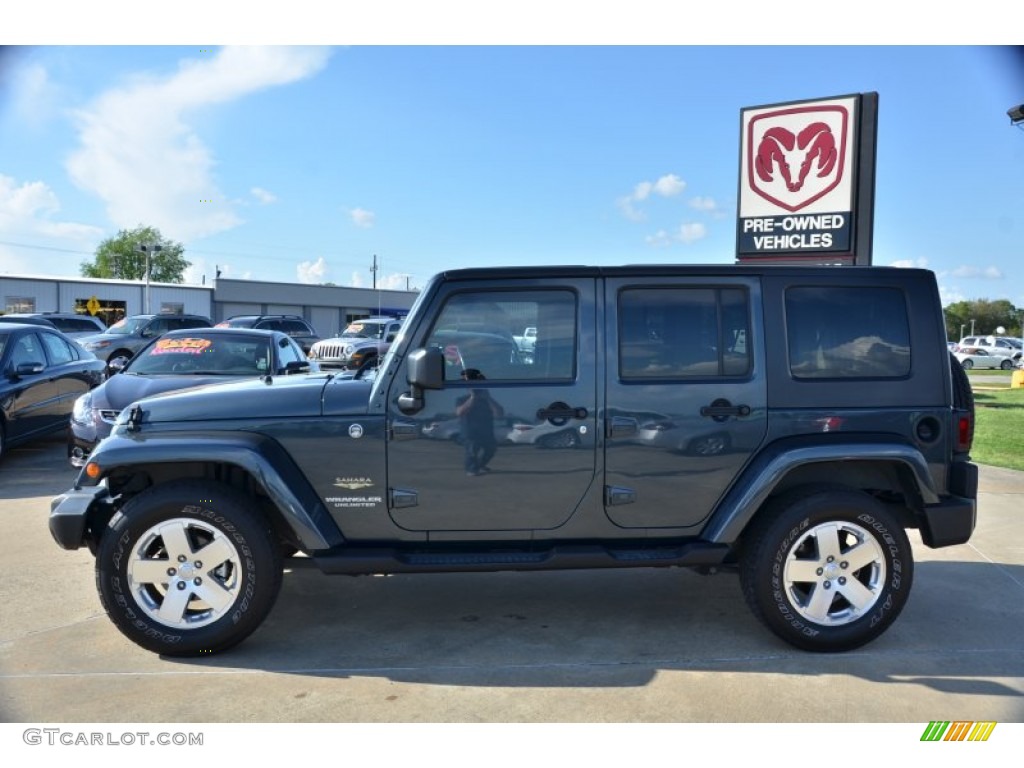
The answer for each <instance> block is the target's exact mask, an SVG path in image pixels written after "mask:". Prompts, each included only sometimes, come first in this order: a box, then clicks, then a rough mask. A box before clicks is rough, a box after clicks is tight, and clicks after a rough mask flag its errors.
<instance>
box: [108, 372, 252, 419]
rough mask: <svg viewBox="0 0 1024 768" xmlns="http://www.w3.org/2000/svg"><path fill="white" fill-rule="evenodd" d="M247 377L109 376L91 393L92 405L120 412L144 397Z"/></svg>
mask: <svg viewBox="0 0 1024 768" xmlns="http://www.w3.org/2000/svg"><path fill="white" fill-rule="evenodd" d="M255 378H256V376H255V375H250V376H244V377H240V376H181V375H174V374H168V375H153V376H137V375H135V374H132V373H119V374H115V375H114V376H111V377H110V378H109V379H107V380H106V381H105V382H103V384H101V385H100V386H99V387H97V388H96V389H95V390H93V393H92V403H93V407H94V408H110V409H113V410H118V411H120V410H121V409H122V408H124V407H125V406H126V405H129V404H130V403H133V402H135V401H136V400H141V399H142V398H144V397H152V396H153V395H160V394H163V393H164V392H177V391H179V390H186V389H198V388H199V387H205V386H208V385H211V384H229V383H234V382H239V381H252V380H253V379H255Z"/></svg>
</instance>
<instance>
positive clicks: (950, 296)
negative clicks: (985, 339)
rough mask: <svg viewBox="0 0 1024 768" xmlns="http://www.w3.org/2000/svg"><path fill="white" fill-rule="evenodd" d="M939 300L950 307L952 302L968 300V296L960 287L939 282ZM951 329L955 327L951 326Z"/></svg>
mask: <svg viewBox="0 0 1024 768" xmlns="http://www.w3.org/2000/svg"><path fill="white" fill-rule="evenodd" d="M939 301H940V302H941V303H942V306H944V307H948V306H949V305H950V304H956V303H957V302H960V301H967V297H966V296H964V294H963V293H962V292H961V291H960V289H959V288H951V287H950V286H947V285H942V284H941V283H939ZM950 330H953V329H952V328H951V329H950Z"/></svg>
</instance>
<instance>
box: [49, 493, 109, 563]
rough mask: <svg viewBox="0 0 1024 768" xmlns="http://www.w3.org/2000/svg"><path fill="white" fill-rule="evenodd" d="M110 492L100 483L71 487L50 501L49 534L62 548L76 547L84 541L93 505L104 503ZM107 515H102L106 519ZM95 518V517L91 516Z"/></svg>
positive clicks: (107, 500) (107, 499)
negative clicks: (83, 486)
mask: <svg viewBox="0 0 1024 768" xmlns="http://www.w3.org/2000/svg"><path fill="white" fill-rule="evenodd" d="M109 499H110V494H109V492H108V491H107V488H106V487H105V486H102V485H98V486H94V487H92V488H73V489H72V490H70V491H66V492H65V493H62V494H61V495H60V496H56V497H54V499H53V500H52V501H51V502H50V535H51V536H53V540H54V541H56V542H57V544H59V545H60V546H61V547H63V548H64V549H78V548H79V547H81V546H82V544H84V543H85V538H86V536H85V533H86V530H87V528H88V526H89V521H90V519H91V518H92V515H93V514H94V513H95V512H96V509H95V507H96V506H98V505H106V504H107V503H108V502H109ZM107 517H108V516H107V515H103V518H104V519H106V518H107ZM92 519H95V518H92Z"/></svg>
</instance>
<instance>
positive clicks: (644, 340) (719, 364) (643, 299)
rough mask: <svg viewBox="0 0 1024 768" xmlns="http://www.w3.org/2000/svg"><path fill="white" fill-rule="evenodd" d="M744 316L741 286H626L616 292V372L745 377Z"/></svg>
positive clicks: (639, 376) (634, 376)
mask: <svg viewBox="0 0 1024 768" xmlns="http://www.w3.org/2000/svg"><path fill="white" fill-rule="evenodd" d="M749 316H750V302H749V298H748V296H747V291H746V290H745V289H742V288H719V287H715V286H708V287H694V288H690V287H678V288H658V287H651V288H648V287H643V288H627V289H625V290H623V291H622V292H621V293H620V294H619V307H618V319H619V376H620V377H621V378H622V379H623V380H624V381H629V380H644V379H664V378H670V379H673V378H690V377H708V376H715V377H717V376H745V375H747V374H748V373H749V372H750V369H751V355H750V350H749V349H748V345H747V336H748V334H749Z"/></svg>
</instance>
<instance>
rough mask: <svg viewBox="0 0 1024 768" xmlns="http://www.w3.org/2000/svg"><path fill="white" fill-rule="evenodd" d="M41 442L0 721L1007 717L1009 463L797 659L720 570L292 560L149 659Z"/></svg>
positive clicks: (0, 593) (58, 452)
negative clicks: (243, 627) (85, 546)
mask: <svg viewBox="0 0 1024 768" xmlns="http://www.w3.org/2000/svg"><path fill="white" fill-rule="evenodd" d="M72 477H73V472H72V470H70V469H69V468H67V467H66V464H65V463H64V458H63V445H62V443H61V442H60V441H59V440H53V441H49V442H43V443H39V444H36V445H33V446H30V447H25V448H19V449H14V450H12V451H10V452H9V453H8V454H7V455H5V456H4V457H3V459H2V460H0V520H3V522H4V524H5V530H6V531H7V535H6V536H4V537H3V539H2V540H0V719H2V720H3V721H7V722H42V723H71V722H100V723H102V722H139V723H146V722H165V723H196V722H198V723H202V722H506V721H516V722H569V721H572V722H622V721H630V722H837V723H839V722H876V723H887V722H914V721H919V722H922V723H927V722H928V721H931V720H936V719H944V720H975V721H981V720H990V721H999V722H1020V721H1022V720H1024V641H1022V637H1024V519H1022V512H1021V510H1024V473H1019V472H1013V471H1010V470H1003V469H997V468H992V467H982V469H981V494H980V499H979V521H978V527H977V530H976V532H975V535H974V537H973V538H972V540H971V542H970V543H968V544H966V545H962V546H958V547H952V548H949V549H945V550H930V549H927V548H926V547H924V546H923V545H921V543H920V539H919V538H918V537H916V535H913V534H912V541H913V542H914V546H915V555H916V557H917V569H916V573H915V577H914V586H913V591H912V593H911V596H910V601H909V603H908V605H907V608H906V609H905V610H904V612H903V615H902V616H901V617H900V618H899V619H898V620H897V622H896V624H895V625H894V626H893V627H892V628H891V629H890V630H889V631H888V632H887V633H886V634H885V635H883V636H882V637H881V638H879V639H878V640H877V641H875V642H874V643H872V644H870V645H869V646H867V647H865V648H863V649H861V650H859V651H856V652H852V653H846V654H836V655H819V654H808V653H804V652H801V651H797V650H795V649H793V648H790V647H789V646H787V645H785V644H783V643H782V642H781V641H778V640H776V639H775V637H774V636H773V635H771V634H770V633H769V632H768V631H767V630H765V629H764V628H762V627H761V626H760V625H759V624H758V623H757V622H756V621H755V620H754V618H753V617H752V616H751V614H750V612H749V611H748V609H747V607H746V605H745V603H744V601H743V597H742V595H741V593H740V588H739V584H738V580H737V579H736V578H735V577H734V576H731V575H721V576H715V577H702V576H699V575H697V574H694V573H691V572H689V571H681V570H677V569H673V570H634V571H615V572H603V571H579V572H556V573H499V574H451V575H408V576H392V577H364V578H355V579H353V578H347V577H338V576H334V577H328V576H323V575H321V574H319V573H318V572H316V571H313V570H308V569H298V570H292V571H290V572H288V573H287V574H286V576H285V580H284V588H283V589H282V592H281V596H280V598H279V600H278V603H277V605H276V607H275V608H274V610H273V612H272V613H271V615H270V617H269V619H268V620H267V622H266V623H265V624H264V626H263V627H261V628H260V629H259V630H257V632H256V633H255V634H254V635H252V636H251V637H250V638H249V639H248V640H247V641H245V643H243V644H242V645H241V646H239V647H238V648H237V649H235V650H234V651H232V652H229V653H226V654H222V655H219V656H215V657H211V658H203V659H194V660H174V659H163V658H160V657H158V656H154V655H153V654H150V653H148V652H146V651H143V650H141V649H139V648H137V647H136V646H135V645H133V644H132V643H130V642H129V641H128V640H126V639H125V638H124V637H123V636H122V635H121V634H120V633H118V632H117V630H116V629H115V628H114V626H113V625H112V624H111V623H110V622H109V621H108V620H107V619H106V617H105V616H104V615H103V612H102V609H101V607H100V604H99V599H98V597H97V596H96V593H95V587H94V583H93V575H92V557H91V555H90V554H89V553H88V551H85V550H81V551H77V552H65V551H63V550H60V549H59V548H58V547H57V546H56V545H55V544H54V543H53V541H52V540H51V538H50V535H49V532H48V530H47V526H46V518H47V515H48V512H49V500H50V498H51V497H52V496H53V495H55V494H56V493H59V492H60V491H62V490H64V489H65V488H66V487H68V486H69V485H70V482H71V480H72Z"/></svg>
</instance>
